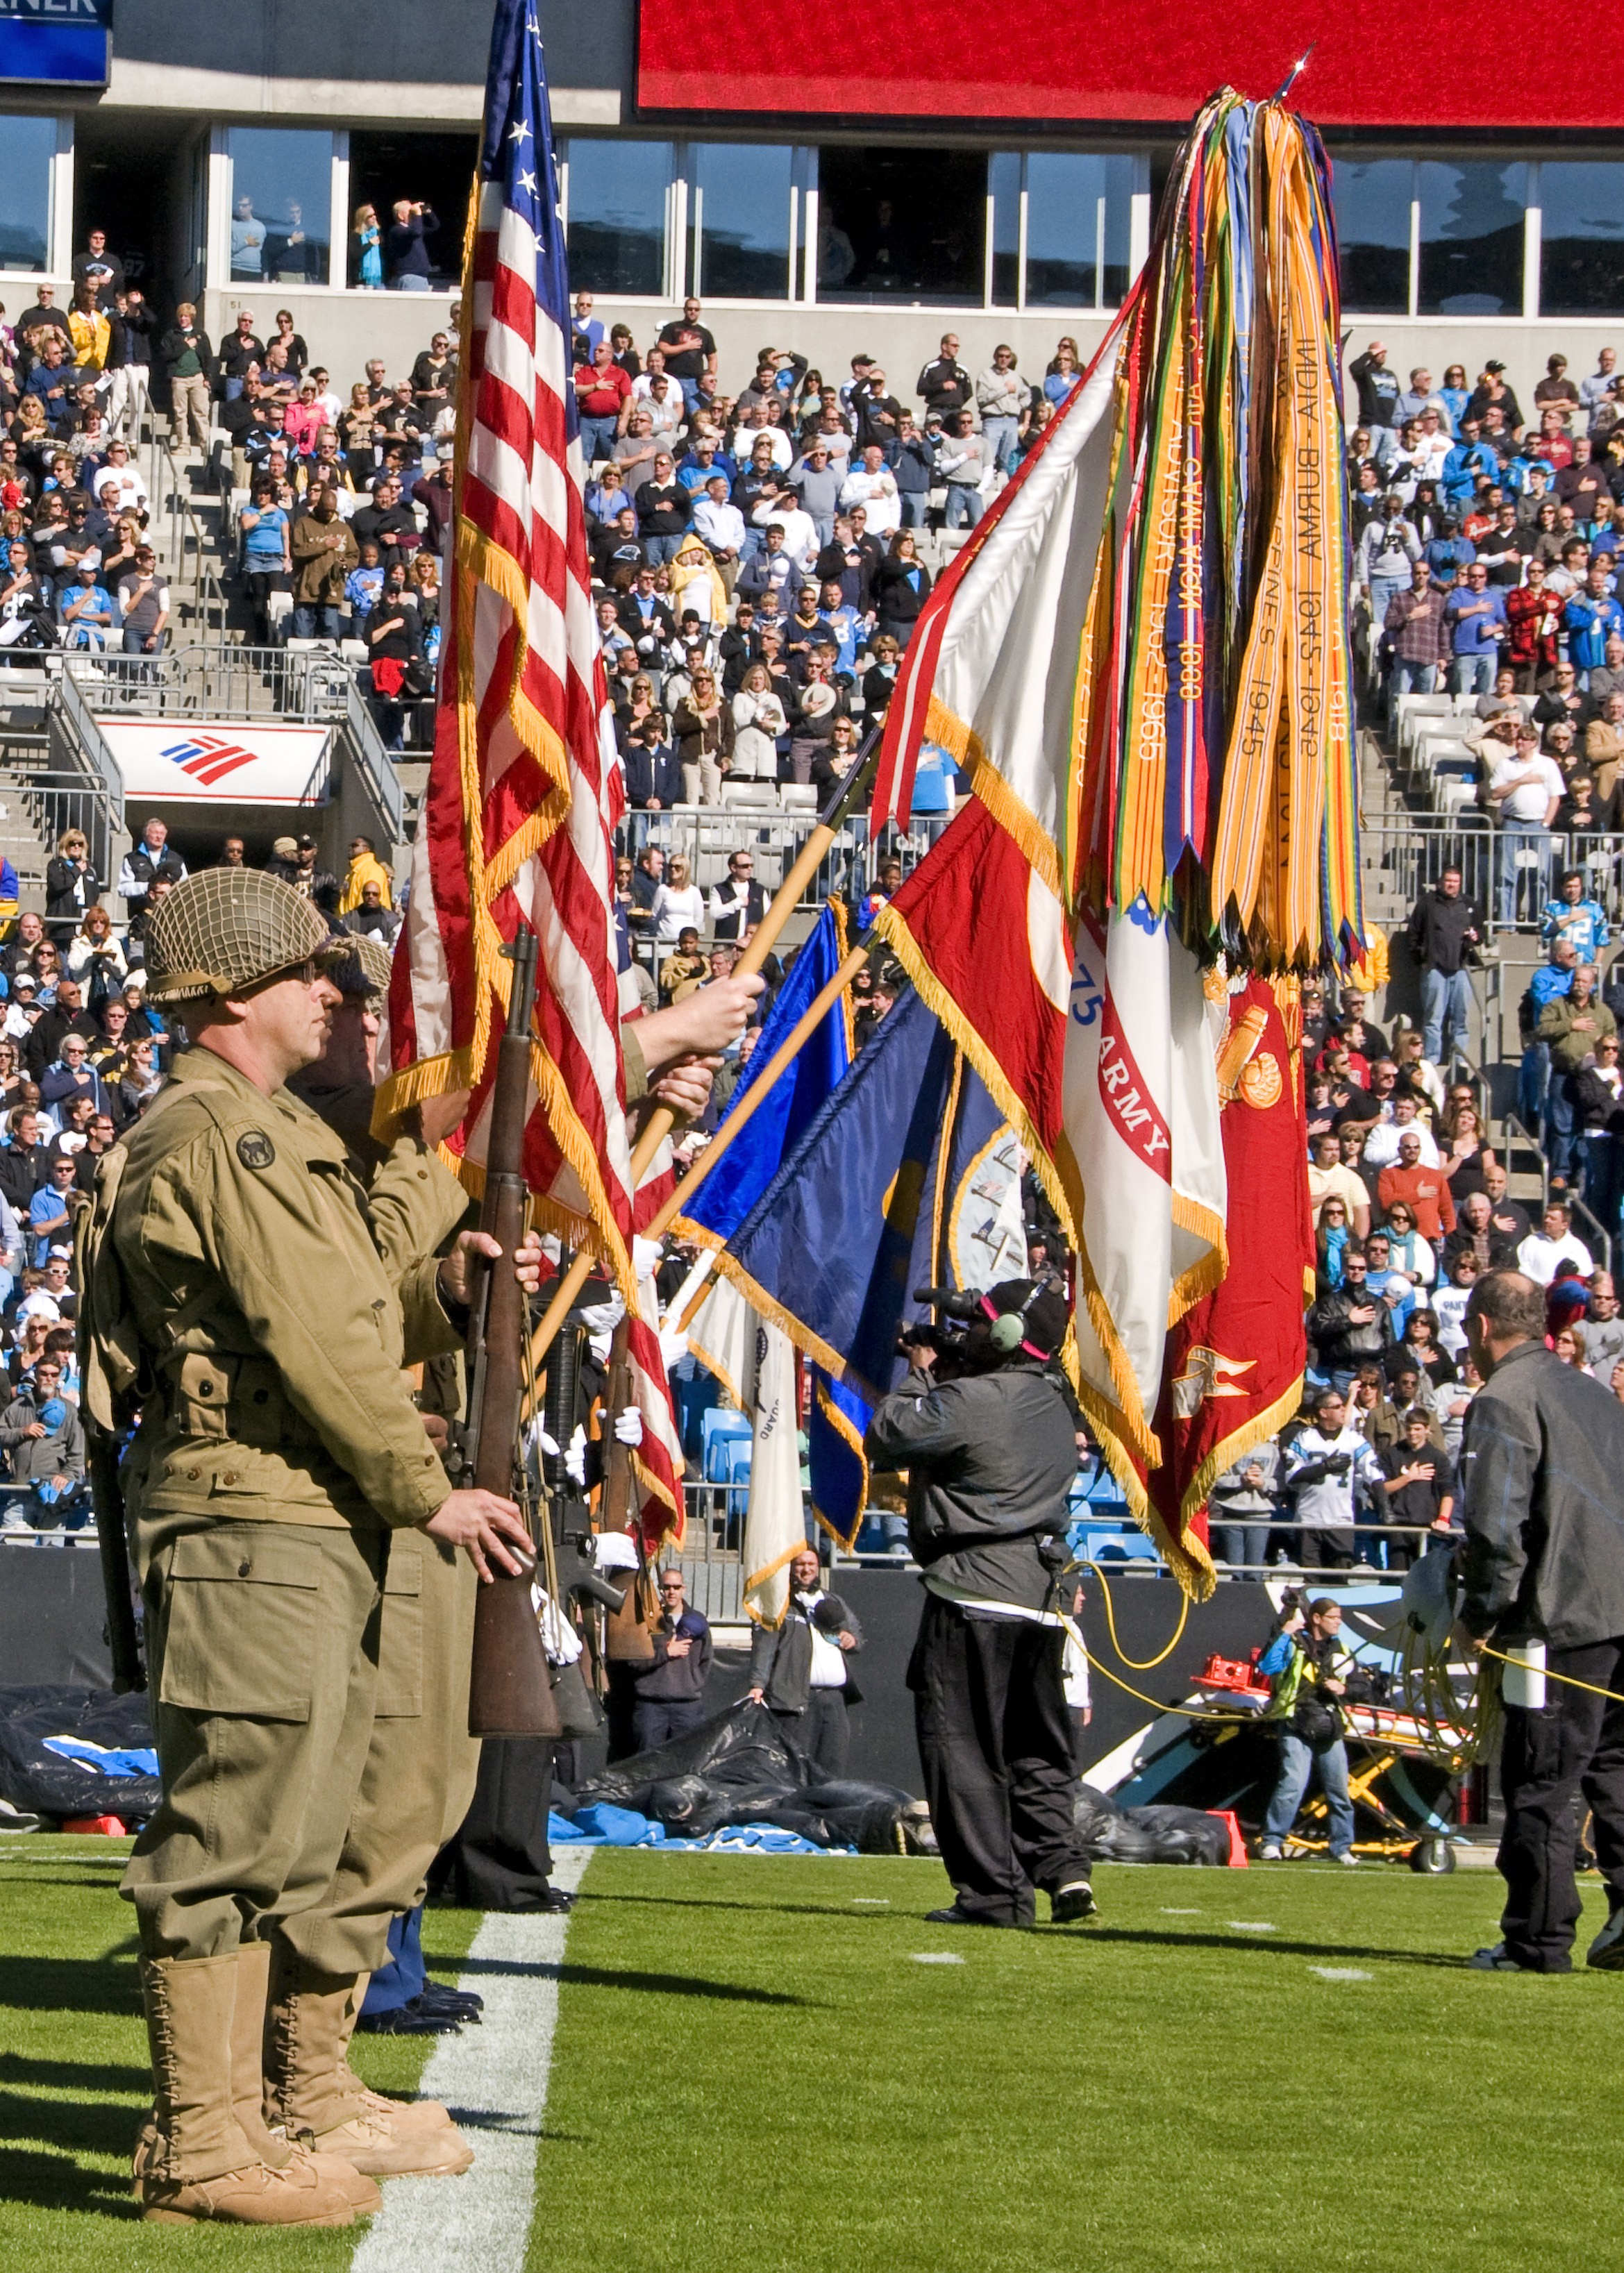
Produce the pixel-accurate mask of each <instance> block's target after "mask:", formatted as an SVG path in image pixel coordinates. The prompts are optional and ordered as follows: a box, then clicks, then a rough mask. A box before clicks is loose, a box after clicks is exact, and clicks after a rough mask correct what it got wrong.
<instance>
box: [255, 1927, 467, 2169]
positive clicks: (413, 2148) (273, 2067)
mask: <svg viewBox="0 0 1624 2273" xmlns="http://www.w3.org/2000/svg"><path fill="white" fill-rule="evenodd" d="M370 1978H371V1976H370V1975H368V1974H365V1973H360V1974H356V1973H321V1972H318V1971H317V1970H316V1969H314V1968H313V1967H312V1966H309V1965H307V1964H305V1962H304V1961H303V1960H302V1959H300V1958H299V1957H297V1955H296V1954H294V1953H293V1952H292V1951H291V1950H289V1949H288V1948H287V1947H285V1945H283V1944H282V1943H280V1942H279V1943H278V1945H277V1950H276V1962H275V1968H274V1979H273V1984H272V1990H271V2003H270V2010H269V2014H268V2017H267V2034H266V2109H265V2112H266V2116H267V2120H268V2121H269V2122H270V2123H271V2124H272V2125H273V2126H276V2125H280V2126H281V2127H282V2129H283V2130H284V2131H285V2132H286V2134H287V2135H288V2137H289V2139H294V2140H301V2139H302V2140H304V2141H305V2143H306V2144H308V2145H309V2146H312V2147H313V2148H314V2149H315V2150H316V2152H317V2153H318V2154H319V2155H335V2156H338V2157H342V2160H343V2161H345V2162H346V2163H349V2164H351V2165H352V2166H353V2167H354V2168H355V2169H356V2170H357V2171H360V2172H363V2173H364V2174H365V2175H366V2176H368V2177H371V2178H380V2179H385V2178H409V2177H413V2178H455V2177H456V2176H457V2175H458V2174H459V2173H460V2172H463V2171H465V2170H467V2168H468V2167H469V2165H470V2163H471V2162H472V2161H473V2159H474V2150H473V2149H472V2148H471V2147H470V2145H469V2144H468V2142H467V2141H466V2140H465V2139H464V2138H463V2136H462V2133H461V2132H460V2131H459V2130H458V2129H457V2127H456V2126H455V2124H454V2123H453V2122H452V2120H451V2118H450V2116H449V2115H448V2114H447V2112H446V2110H445V2109H444V2108H443V2107H442V2106H441V2105H440V2102H439V2101H438V2100H419V2101H416V2102H413V2103H407V2102H405V2101H402V2100H393V2099H386V2098H385V2097H384V2096H383V2094H382V2093H381V2092H375V2091H369V2090H368V2089H367V2088H366V2086H365V2084H364V2083H363V2082H361V2080H360V2078H359V2077H358V2076H357V2074H355V2073H354V2071H353V2070H352V2069H351V2067H350V2063H349V2057H348V2055H349V2050H350V2037H351V2035H352V2034H353V2033H354V2029H355V2024H356V2016H357V2014H358V2013H359V2012H360V2009H361V2000H362V1999H363V1998H364V1997H365V1994H366V1984H367V1982H368V1980H369V1979H370Z"/></svg>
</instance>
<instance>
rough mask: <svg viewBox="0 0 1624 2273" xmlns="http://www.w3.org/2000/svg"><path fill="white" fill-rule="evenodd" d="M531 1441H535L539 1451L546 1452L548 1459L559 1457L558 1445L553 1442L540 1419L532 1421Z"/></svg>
mask: <svg viewBox="0 0 1624 2273" xmlns="http://www.w3.org/2000/svg"><path fill="white" fill-rule="evenodd" d="M531 1441H532V1442H533V1443H534V1444H535V1447H536V1450H537V1451H538V1452H541V1453H544V1454H545V1457H546V1458H547V1459H550V1460H556V1459H557V1458H558V1446H557V1445H556V1444H554V1443H553V1439H552V1437H549V1436H548V1434H547V1432H546V1430H545V1429H544V1428H543V1427H542V1425H541V1423H540V1422H539V1421H538V1422H534V1423H532V1428H531Z"/></svg>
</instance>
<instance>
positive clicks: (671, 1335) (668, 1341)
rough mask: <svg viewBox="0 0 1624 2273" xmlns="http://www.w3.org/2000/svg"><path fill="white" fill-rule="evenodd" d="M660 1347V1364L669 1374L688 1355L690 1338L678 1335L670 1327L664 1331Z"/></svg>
mask: <svg viewBox="0 0 1624 2273" xmlns="http://www.w3.org/2000/svg"><path fill="white" fill-rule="evenodd" d="M659 1345H660V1363H661V1364H662V1365H663V1366H664V1367H665V1370H666V1372H667V1373H669V1372H670V1371H671V1369H672V1367H673V1365H680V1364H681V1362H682V1361H683V1359H684V1358H685V1357H686V1356H687V1355H688V1336H687V1335H686V1334H680V1333H677V1332H674V1331H673V1329H672V1328H670V1327H666V1328H665V1329H663V1330H662V1332H661V1334H660V1338H659Z"/></svg>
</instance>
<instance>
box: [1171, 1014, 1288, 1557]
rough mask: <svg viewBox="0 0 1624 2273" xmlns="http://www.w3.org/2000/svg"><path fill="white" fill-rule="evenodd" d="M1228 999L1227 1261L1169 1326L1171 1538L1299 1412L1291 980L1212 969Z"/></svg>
mask: <svg viewBox="0 0 1624 2273" xmlns="http://www.w3.org/2000/svg"><path fill="white" fill-rule="evenodd" d="M1207 983H1208V985H1209V986H1210V987H1212V988H1213V989H1214V993H1223V994H1226V995H1227V1002H1228V1036H1227V1039H1226V1040H1225V1041H1224V1043H1223V1044H1222V1046H1221V1047H1220V1050H1219V1053H1218V1060H1217V1068H1218V1094H1219V1099H1220V1101H1221V1103H1220V1128H1221V1130H1222V1137H1223V1154H1224V1165H1225V1167H1226V1170H1227V1172H1228V1179H1229V1221H1228V1237H1229V1270H1228V1272H1227V1273H1226V1274H1225V1276H1224V1279H1223V1280H1222V1284H1221V1285H1220V1286H1218V1287H1215V1288H1214V1290H1213V1292H1212V1293H1210V1294H1206V1295H1204V1296H1203V1297H1202V1298H1201V1299H1200V1300H1199V1302H1196V1303H1194V1304H1193V1305H1192V1308H1191V1309H1188V1310H1186V1311H1185V1313H1184V1317H1182V1318H1180V1319H1179V1321H1178V1322H1177V1324H1176V1325H1175V1326H1174V1327H1173V1329H1172V1330H1171V1332H1169V1335H1168V1341H1167V1354H1166V1360H1165V1365H1164V1370H1163V1375H1162V1397H1161V1401H1160V1403H1159V1405H1158V1407H1157V1410H1156V1429H1157V1433H1158V1434H1159V1435H1160V1437H1161V1438H1162V1444H1163V1445H1164V1446H1165V1447H1166V1448H1167V1457H1166V1459H1165V1460H1164V1462H1163V1464H1162V1467H1159V1468H1156V1469H1154V1470H1153V1471H1152V1473H1151V1475H1150V1478H1149V1489H1150V1497H1151V1500H1152V1503H1153V1504H1154V1508H1155V1510H1156V1512H1157V1514H1158V1515H1159V1516H1160V1517H1161V1519H1162V1524H1163V1525H1164V1526H1165V1527H1166V1529H1167V1530H1168V1531H1169V1533H1170V1534H1172V1535H1173V1536H1174V1537H1176V1538H1177V1537H1182V1536H1184V1534H1186V1533H1188V1532H1189V1531H1191V1530H1192V1528H1194V1529H1196V1531H1197V1535H1198V1536H1199V1535H1201V1525H1202V1511H1203V1510H1204V1507H1205V1504H1206V1501H1207V1495H1208V1493H1209V1492H1210V1491H1211V1489H1212V1487H1213V1484H1214V1481H1215V1479H1216V1478H1217V1477H1219V1476H1220V1475H1222V1474H1223V1471H1224V1470H1225V1469H1226V1468H1228V1467H1233V1466H1234V1464H1235V1462H1236V1461H1237V1460H1239V1459H1244V1457H1245V1455H1246V1453H1247V1452H1250V1451H1251V1450H1252V1447H1253V1445H1255V1444H1261V1443H1262V1442H1263V1440H1264V1438H1265V1437H1271V1436H1273V1435H1274V1431H1275V1430H1276V1429H1278V1428H1279V1427H1280V1426H1281V1425H1282V1422H1285V1421H1287V1420H1289V1418H1290V1416H1291V1414H1293V1413H1294V1412H1295V1411H1296V1410H1297V1400H1298V1399H1299V1397H1300V1396H1301V1394H1302V1388H1303V1365H1304V1355H1305V1344H1304V1328H1303V1315H1304V1301H1305V1298H1306V1296H1307V1294H1308V1293H1309V1292H1310V1290H1312V1286H1313V1272H1314V1234H1313V1220H1312V1211H1311V1209H1310V1206H1309V1199H1308V1177H1307V1174H1306V1171H1305V1168H1304V1161H1305V1159H1306V1158H1307V1153H1308V1138H1307V1121H1306V1117H1305V1114H1304V1097H1303V1065H1302V1039H1303V1020H1302V1009H1301V1005H1300V1003H1299V1001H1298V995H1297V980H1296V979H1292V978H1281V979H1262V978H1258V977H1256V976H1253V975H1251V974H1248V975H1245V976H1244V977H1237V978H1236V979H1231V980H1228V981H1226V980H1225V979H1224V978H1223V976H1222V970H1220V971H1217V972H1213V973H1208V975H1207Z"/></svg>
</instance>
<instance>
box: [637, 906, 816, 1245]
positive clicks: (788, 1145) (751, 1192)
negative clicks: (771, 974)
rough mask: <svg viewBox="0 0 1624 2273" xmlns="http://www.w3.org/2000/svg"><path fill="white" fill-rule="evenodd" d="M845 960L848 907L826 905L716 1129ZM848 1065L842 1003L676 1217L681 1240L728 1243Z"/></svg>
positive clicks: (722, 1125) (776, 999)
mask: <svg viewBox="0 0 1624 2273" xmlns="http://www.w3.org/2000/svg"><path fill="white" fill-rule="evenodd" d="M845 960H846V910H845V909H844V907H842V906H841V904H840V903H839V902H838V900H831V901H830V902H829V903H828V904H827V905H826V906H825V907H824V909H823V913H822V915H821V916H819V918H818V919H817V924H816V928H815V929H814V931H813V933H812V935H811V937H810V938H809V939H808V941H807V943H806V945H805V946H804V947H803V948H802V949H801V952H800V954H799V955H798V956H796V957H795V961H794V964H793V966H792V968H791V970H790V972H789V975H788V977H787V978H786V979H785V981H784V984H783V985H782V986H780V987H779V989H778V994H777V995H776V996H775V997H774V1000H773V1004H772V1008H771V1010H769V1012H768V1013H767V1016H766V1017H765V1019H764V1020H763V1024H762V1029H761V1034H760V1037H759V1039H757V1041H756V1047H755V1049H754V1050H753V1051H752V1052H751V1054H750V1062H749V1064H748V1067H747V1068H746V1069H745V1077H744V1079H743V1080H742V1081H741V1083H740V1084H739V1086H738V1088H737V1089H735V1090H734V1091H733V1096H732V1097H731V1098H730V1099H728V1105H727V1111H726V1113H725V1114H723V1115H722V1118H721V1121H720V1122H719V1124H718V1127H719V1128H721V1129H726V1126H727V1123H728V1121H730V1120H731V1119H732V1117H733V1114H735V1113H737V1112H738V1110H739V1107H740V1105H741V1102H742V1101H743V1099H745V1098H747V1097H748V1095H749V1093H750V1091H751V1090H752V1089H753V1088H754V1087H755V1085H756V1082H757V1081H758V1080H759V1079H760V1077H761V1076H762V1074H763V1072H764V1071H765V1069H766V1068H767V1066H768V1065H769V1064H770V1063H771V1060H772V1058H773V1055H774V1054H775V1053H776V1052H777V1050H778V1047H779V1046H780V1045H781V1044H782V1043H783V1042H785V1041H786V1040H787V1039H788V1038H789V1036H790V1034H791V1033H792V1032H793V1030H794V1028H795V1026H796V1025H797V1024H799V1023H800V1021H801V1017H802V1016H804V1015H805V1013H806V1012H807V1011H808V1009H810V1008H811V1007H812V1004H813V1003H814V1001H816V999H817V997H818V995H819V994H822V992H823V988H824V987H825V986H827V985H828V984H829V981H830V980H831V979H832V978H833V977H834V975H835V972H836V971H838V969H839V967H840V965H841V964H842V963H844V962H845ZM851 1061H852V1027H851V1012H850V1009H849V1007H848V1004H847V1003H846V1001H845V1000H844V999H843V1000H842V1001H838V1002H837V1003H836V1004H835V1005H834V1006H833V1008H832V1009H831V1010H830V1011H829V1012H828V1013H827V1014H826V1016H824V1017H823V1019H822V1020H821V1021H820V1023H819V1024H818V1025H817V1027H816V1029H815V1031H813V1033H812V1034H811V1035H810V1036H809V1038H808V1039H807V1041H806V1042H804V1043H803V1044H802V1046H801V1049H800V1050H799V1052H798V1053H797V1054H796V1056H795V1058H794V1060H793V1063H791V1064H790V1065H788V1066H786V1068H785V1069H784V1071H783V1073H782V1074H781V1075H780V1076H779V1077H778V1080H777V1081H776V1082H775V1083H774V1084H773V1086H772V1089H771V1091H770V1092H769V1094H768V1095H767V1096H766V1097H765V1098H763V1100H762V1102H761V1104H760V1106H758V1107H757V1109H756V1113H755V1114H754V1115H753V1117H752V1118H751V1120H750V1121H749V1123H748V1126H747V1127H746V1129H744V1131H743V1132H742V1134H741V1136H740V1137H739V1139H738V1142H737V1143H736V1144H733V1145H731V1146H730V1147H729V1149H728V1152H727V1153H726V1157H725V1158H724V1159H722V1160H720V1161H719V1162H718V1165H717V1168H716V1172H715V1174H713V1175H711V1176H708V1177H707V1178H706V1179H705V1181H704V1182H703V1184H702V1185H701V1186H700V1188H699V1189H698V1191H697V1192H696V1193H695V1195H694V1200H693V1204H692V1205H691V1207H689V1208H688V1210H687V1212H685V1213H684V1214H682V1215H680V1216H679V1217H678V1218H677V1219H676V1223H675V1227H674V1228H675V1230H676V1233H677V1235H678V1237H679V1238H684V1239H697V1240H698V1242H700V1244H701V1245H702V1246H703V1247H721V1246H724V1245H726V1242H727V1241H728V1240H730V1239H731V1238H732V1237H733V1234H734V1232H736V1231H737V1230H738V1228H739V1227H740V1225H741V1223H742V1222H743V1221H744V1219H745V1218H746V1217H747V1216H748V1214H749V1212H750V1210H751V1209H752V1208H753V1207H754V1206H755V1205H756V1201H757V1200H758V1199H760V1197H761V1196H762V1194H763V1192H764V1191H765V1190H766V1189H767V1187H768V1185H769V1184H770V1183H771V1182H772V1180H773V1178H774V1176H776V1175H777V1174H778V1170H779V1168H780V1167H782V1166H783V1164H784V1159H785V1156H786V1153H788V1152H791V1151H793V1148H794V1146H795V1145H796V1144H798V1143H799V1141H800V1139H801V1137H802V1136H804V1134H805V1133H806V1131H807V1129H808V1128H809V1127H810V1126H811V1124H812V1122H813V1121H814V1120H815V1119H816V1116H817V1114H819V1112H820V1111H821V1110H822V1109H823V1105H824V1104H825V1102H826V1101H827V1099H829V1097H830V1095H831V1092H832V1091H833V1090H834V1089H835V1088H836V1087H837V1086H838V1084H839V1082H840V1081H841V1079H842V1078H843V1076H845V1073H846V1068H847V1067H848V1066H849V1065H850V1063H851Z"/></svg>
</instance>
